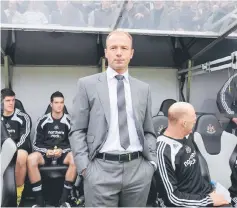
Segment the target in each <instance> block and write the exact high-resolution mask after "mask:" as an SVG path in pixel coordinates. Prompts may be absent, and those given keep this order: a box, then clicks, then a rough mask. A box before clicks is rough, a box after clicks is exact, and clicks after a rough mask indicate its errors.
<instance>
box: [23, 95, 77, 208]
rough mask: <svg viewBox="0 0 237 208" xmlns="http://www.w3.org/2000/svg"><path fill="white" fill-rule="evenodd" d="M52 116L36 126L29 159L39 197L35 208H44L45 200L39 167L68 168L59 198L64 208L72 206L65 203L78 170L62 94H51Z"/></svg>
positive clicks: (31, 180)
mask: <svg viewBox="0 0 237 208" xmlns="http://www.w3.org/2000/svg"><path fill="white" fill-rule="evenodd" d="M51 107H52V113H49V114H46V115H44V116H43V117H41V118H40V119H39V121H38V124H37V126H36V132H35V138H34V142H33V149H34V151H35V152H34V153H32V154H30V155H29V157H28V161H27V165H28V174H29V179H30V182H31V184H32V186H33V188H32V190H33V192H34V193H35V195H36V204H37V205H35V207H37V206H39V207H43V206H45V202H44V199H43V197H42V182H41V176H40V172H39V167H38V166H39V165H51V164H54V163H55V162H56V163H58V164H66V165H69V168H68V170H67V172H66V176H65V182H64V188H63V193H62V196H61V199H60V206H61V207H70V205H69V204H68V203H67V202H66V200H67V198H68V195H69V193H70V190H71V189H72V186H73V182H74V181H75V178H76V167H75V164H74V160H73V156H72V153H71V149H70V143H69V140H68V133H69V131H70V118H69V116H68V115H67V114H65V113H64V112H63V109H64V96H63V94H62V93H61V92H55V93H53V94H52V95H51Z"/></svg>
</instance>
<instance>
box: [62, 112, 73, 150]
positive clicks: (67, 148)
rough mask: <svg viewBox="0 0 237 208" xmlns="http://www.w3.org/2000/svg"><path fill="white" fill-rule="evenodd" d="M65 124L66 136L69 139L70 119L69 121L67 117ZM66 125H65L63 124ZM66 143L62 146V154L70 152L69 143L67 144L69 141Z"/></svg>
mask: <svg viewBox="0 0 237 208" xmlns="http://www.w3.org/2000/svg"><path fill="white" fill-rule="evenodd" d="M66 120H67V122H68V126H67V132H66V134H67V136H68V137H69V132H70V130H71V119H70V116H69V115H67V118H66ZM65 125H66V124H65ZM67 141H68V144H66V145H64V147H63V148H62V150H63V153H67V152H71V146H70V143H69V140H67Z"/></svg>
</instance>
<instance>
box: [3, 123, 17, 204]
mask: <svg viewBox="0 0 237 208" xmlns="http://www.w3.org/2000/svg"><path fill="white" fill-rule="evenodd" d="M0 157H1V181H2V183H1V193H0V197H1V199H0V203H1V207H16V206H17V204H16V182H15V165H16V157H17V147H16V144H15V142H14V141H13V140H12V139H11V138H10V137H9V134H8V132H7V129H6V127H5V125H4V123H3V122H2V121H1V155H0Z"/></svg>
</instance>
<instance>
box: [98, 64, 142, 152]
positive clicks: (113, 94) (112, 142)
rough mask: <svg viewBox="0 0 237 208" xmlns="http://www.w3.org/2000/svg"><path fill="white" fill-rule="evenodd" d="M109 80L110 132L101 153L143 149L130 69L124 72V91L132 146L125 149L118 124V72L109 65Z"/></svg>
mask: <svg viewBox="0 0 237 208" xmlns="http://www.w3.org/2000/svg"><path fill="white" fill-rule="evenodd" d="M106 73H107V82H108V89H109V100H110V127H109V132H108V138H107V140H106V142H105V143H104V145H103V147H102V149H101V150H100V152H101V153H103V152H107V153H108V152H110V153H115V154H118V153H125V152H126V153H127V152H137V151H141V152H142V150H143V148H142V145H141V143H140V140H139V138H138V135H137V130H136V127H135V121H134V114H133V107H132V97H131V90H130V84H129V79H128V71H126V72H125V73H124V74H122V75H123V76H124V79H123V82H124V91H125V102H126V112H127V124H128V132H129V139H130V146H129V147H128V148H127V149H126V150H125V149H124V148H123V147H121V145H120V137H119V125H118V107H117V82H118V80H117V79H116V78H115V76H116V75H118V73H117V72H116V71H115V70H113V69H111V68H110V67H108V69H107V71H106Z"/></svg>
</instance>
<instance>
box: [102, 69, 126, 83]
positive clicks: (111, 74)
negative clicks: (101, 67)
mask: <svg viewBox="0 0 237 208" xmlns="http://www.w3.org/2000/svg"><path fill="white" fill-rule="evenodd" d="M106 73H107V77H108V80H111V79H113V78H115V76H116V75H118V74H119V73H118V72H116V71H115V70H113V69H112V68H111V67H109V66H108V68H107V70H106ZM121 75H123V76H124V78H125V80H126V81H128V70H127V71H126V72H124V73H123V74H121Z"/></svg>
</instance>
